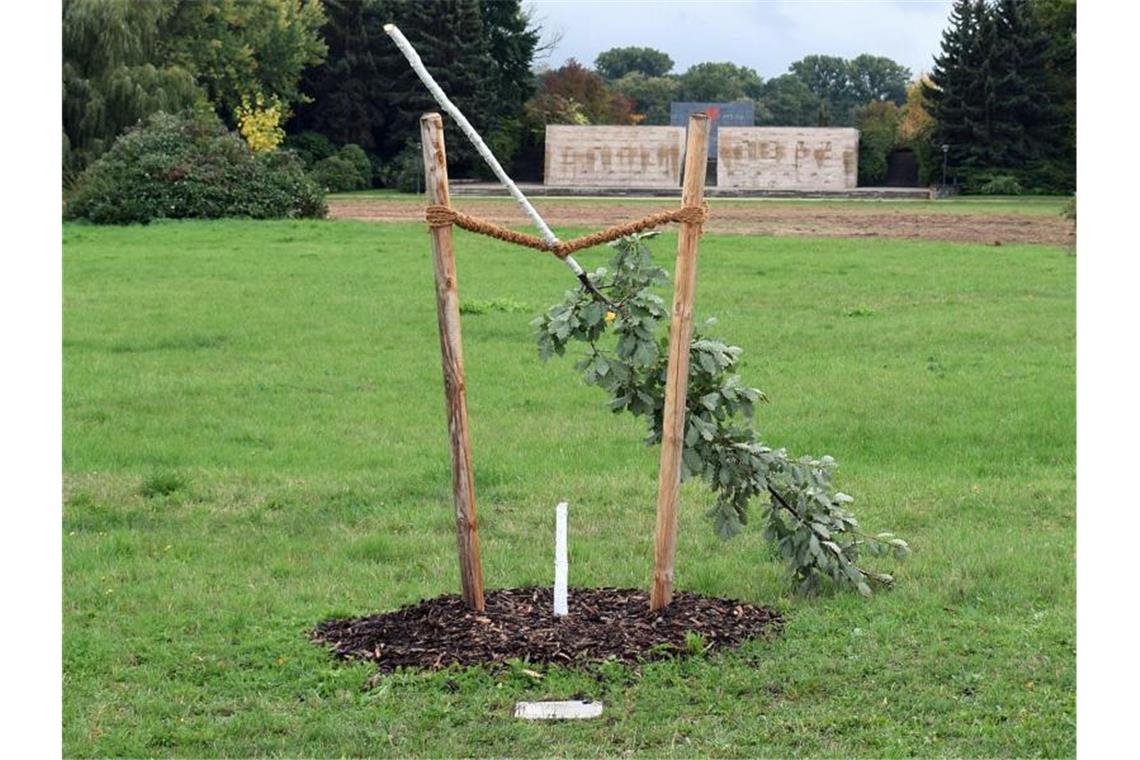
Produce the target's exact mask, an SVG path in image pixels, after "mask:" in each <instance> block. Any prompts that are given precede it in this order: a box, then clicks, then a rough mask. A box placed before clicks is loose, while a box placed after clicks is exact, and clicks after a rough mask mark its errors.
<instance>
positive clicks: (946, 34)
mask: <svg viewBox="0 0 1140 760" xmlns="http://www.w3.org/2000/svg"><path fill="white" fill-rule="evenodd" d="M989 26H990V24H989V18H988V12H987V10H986V7H985V4H984V3H983V2H981V0H955V3H954V6H953V8H952V9H951V11H950V24H949V26H948V27H947V28H946V29H945V30H944V31H943V32H942V45H941V52H940V53H939V54H938V55H937V56H935V58H934V68H933V69H932V70H931V73H930V79H929V83H928V84H924V86H923V95H924V97H925V99H926V100H927V102H929V103H930V114H931V116H933V117H934V120H935V123H936V124H937V127H936V129H935V135H934V137H935V141H936V142H938V143H940V144H944V145H947V146H949V153H948V159H949V164H950V165H951V166H952V167H953V169H954V174H960V173H963V172H967V173H968V172H970V171H971V170H973V169H975V168H976V167H977V166H979V165H980V158H981V156H979V155H978V150H979V148H980V146H981V145H982V144H984V143H985V142H988V141H989V139H990V135H989V113H988V111H989V104H988V103H987V94H986V87H987V85H986V82H985V77H986V76H987V71H986V68H987V64H986V60H985V58H986V56H985V48H984V46H983V39H984V38H986V37H989V36H990V32H989V28H988V27H989Z"/></svg>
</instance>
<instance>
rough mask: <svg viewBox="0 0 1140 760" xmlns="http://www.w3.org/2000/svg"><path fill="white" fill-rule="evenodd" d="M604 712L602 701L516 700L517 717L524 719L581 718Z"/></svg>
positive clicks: (593, 716)
mask: <svg viewBox="0 0 1140 760" xmlns="http://www.w3.org/2000/svg"><path fill="white" fill-rule="evenodd" d="M601 714H602V703H601V702H583V701H581V700H578V699H571V700H567V701H564V702H516V703H515V717H516V718H522V719H523V720H581V719H583V718H597V717H600V716H601Z"/></svg>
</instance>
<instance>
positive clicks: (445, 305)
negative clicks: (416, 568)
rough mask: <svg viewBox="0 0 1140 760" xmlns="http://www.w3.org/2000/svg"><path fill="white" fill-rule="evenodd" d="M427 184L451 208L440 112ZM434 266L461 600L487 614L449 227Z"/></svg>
mask: <svg viewBox="0 0 1140 760" xmlns="http://www.w3.org/2000/svg"><path fill="white" fill-rule="evenodd" d="M420 138H421V139H422V140H423V156H424V184H425V187H426V188H427V195H428V201H429V202H430V203H432V204H433V205H439V206H449V205H451V200H450V196H449V193H448V189H447V154H446V153H445V152H444V148H443V119H442V118H440V115H439V114H437V113H428V114H424V115H423V116H422V117H421V118H420ZM431 253H432V262H433V263H434V265H435V308H436V316H437V317H438V319H439V352H440V356H441V357H442V359H443V392H444V396H445V398H446V399H447V431H448V434H449V436H450V439H451V490H452V495H453V497H454V500H455V527H456V531H457V533H458V538H459V578H460V583H461V584H462V587H463V601H464V602H466V603H467V606H469V607H471V608H473V609H476V610H482V609H483V565H482V562H481V560H480V558H479V531H478V527H477V524H476V521H475V478H474V474H473V472H472V470H471V439H470V436H469V434H468V428H467V386H466V383H465V382H464V376H463V343H462V340H461V338H460V334H459V293H458V290H457V289H456V280H455V248H454V245H453V242H452V238H451V227H450V226H447V227H433V228H432V230H431Z"/></svg>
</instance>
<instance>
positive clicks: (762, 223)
mask: <svg viewBox="0 0 1140 760" xmlns="http://www.w3.org/2000/svg"><path fill="white" fill-rule="evenodd" d="M675 203H676V201H674V200H672V199H668V198H662V199H661V203H660V204H659V205H658V204H652V203H622V202H620V201H618V202H615V201H604V202H591V201H588V200H576V201H565V200H563V201H559V200H557V199H553V200H552V199H546V198H538V199H536V201H535V206H536V207H537V208H538V210H539V211H540V212H541V213H542V215H543V217H544V218H545V219H546V221H547V222H548V223H549V224H550V225H551V226H552V227H556V228H557V227H575V228H587V229H599V228H602V227H608V226H610V225H613V224H617V223H620V222H627V221H630V220H632V219H638V218H640V217H642V216H644V215H645V214H647V213H649V212H651V211H655V210H659V209H665V208H671V207H673V205H674V204H675ZM453 204H454V206H455V207H456V208H457V209H459V210H461V211H463V212H465V213H468V214H472V215H474V216H479V217H482V218H484V219H487V220H488V221H492V222H495V223H497V224H503V225H507V226H517V227H519V228H526V229H528V230H529V227H530V225H529V222H528V220H527V219H526V217H525V216H524V215H523V213H522V211H520V210H519V209H518V208H517V207H516V206H515V205H514V204H512V203H505V202H502V201H495V200H490V201H488V200H482V199H475V198H458V199H455V200H453ZM710 205H711V207H712V216H711V217H710V218H709V221H708V223H707V224H706V225H705V229H707V230H708V231H709V232H716V233H724V234H735V235H779V236H802V237H881V238H907V239H919V240H946V241H953V242H962V243H982V244H986V245H1001V244H1003V243H1040V244H1045V245H1059V246H1064V245H1072V244H1073V243H1074V241H1075V239H1076V237H1075V236H1076V232H1075V225H1074V224H1073V223H1072V222H1071V221H1069V220H1066V219H1063V218H1061V217H1060V216H1058V217H1056V218H1053V217H1049V216H1041V215H1033V216H1030V215H1023V214H955V213H951V212H939V213H930V212H923V211H921V210H915V211H913V212H911V211H907V210H905V209H899V208H898V207H897V206H894V207H890V208H883V209H867V208H863V207H852V208H846V207H836V206H820V207H819V208H813V207H812V206H810V205H784V204H776V203H771V204H769V203H747V204H742V203H731V202H727V203H726V202H718V201H717V200H716V199H713V200H712V201H710ZM423 214H424V207H423V206H422V205H420V204H418V203H409V202H408V201H403V200H397V201H393V200H388V199H384V198H360V199H351V200H344V199H334V200H331V201H329V215H330V216H331V217H333V218H336V219H363V220H368V221H377V222H415V221H422V220H423Z"/></svg>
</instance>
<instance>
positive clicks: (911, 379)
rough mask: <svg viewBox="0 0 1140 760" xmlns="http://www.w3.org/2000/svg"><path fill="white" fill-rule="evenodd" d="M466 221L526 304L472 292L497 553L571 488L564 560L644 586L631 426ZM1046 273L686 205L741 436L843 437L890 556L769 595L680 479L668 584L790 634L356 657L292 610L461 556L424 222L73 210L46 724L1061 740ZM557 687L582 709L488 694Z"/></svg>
mask: <svg viewBox="0 0 1140 760" xmlns="http://www.w3.org/2000/svg"><path fill="white" fill-rule="evenodd" d="M456 238H457V250H458V259H459V290H460V295H461V298H462V299H464V300H482V301H488V300H491V299H506V301H504V302H517V303H521V304H525V305H526V306H527V307H529V308H528V309H527V311H526V312H522V313H520V312H511V311H505V312H498V311H493V310H492V311H487V312H485V313H482V314H469V315H466V316H465V317H464V323H463V330H464V347H465V353H466V364H467V373H468V388H469V391H468V394H469V395H468V402H469V407H470V416H471V427H472V438H473V445H474V466H475V475H476V484H477V498H478V509H479V517H480V521H481V525H480V533H481V536H482V541H483V561H484V572H485V577H486V583H487V586H488V587H489V588H495V587H505V586H518V585H525V584H540V583H548V582H549V581H550V577H551V575H552V573H551V565H552V560H551V552H552V546H551V545H552V537H551V532H552V525H553V513H554V510H553V507H554V504H555V503H556V502H557V501H559V500H562V499H566V500H568V501H569V502H570V504H571V547H570V552H571V570H570V572H571V584H572V585H579V586H598V585H619V586H641V587H647V584H648V581H649V575H650V570H651V564H652V551H653V546H652V544H653V525H654V509H655V495H656V475H657V456H658V452H657V450H656V449H648V448H646V447H644V446H643V445H642V444H641V438H642V427H641V423H640V422H639V421H637V420H634V419H632V418H627V417H616V416H613V415H611V414H610V413H608V412H607V411H606V410H605V408H604V401H605V398H604V395H603V394H602V393H601V392H600V391H598V390H597V389H594V388H588V387H585V386H582V385H581V384H580V382H579V381H578V379H577V376H576V373H575V372H574V371H573V369H572V366H571V365H572V360H570V359H568V358H567V359H562V360H555V361H552V362H551V363H550V364H548V365H543V364H541V363H540V362H539V361H538V359H537V357H536V354H535V350H534V347H533V344H532V340H531V337H530V328H529V326H528V321H529V319H530V313H532V312H533V313H537V312H538V311H540V310H541V309H543V308H545V307H546V306H547V305H548V304H550V303H553V302H554V301H556V300H557V299H558V298H559V297H560V296H561V294H562V292H563V291H564V290H565V289H567V288H568V287H571V286H572V285H573V284H574V282H573V280H572V279H571V277H570V275H569V273H568V272H567V271H566V270H565V269H564V268H563V267H562V266H561V265H560V264H558V263H557V262H556V261H554V260H553V259H551V258H550V257H547V256H544V255H542V254H537V253H534V252H531V251H524V250H520V249H514V248H509V247H507V246H505V245H502V244H499V243H496V242H494V241H489V240H486V239H482V238H477V237H474V236H472V235H469V234H467V233H463V232H458V233H457V234H456ZM674 247H675V235H672V234H670V235H665V236H663V237H662V238H661V239H659V240H658V241H657V242H656V243H655V244H654V249H655V251H657V252H659V256H660V258H661V259H662V261H664V262H666V266H668V267H669V268H670V269H671V268H672V264H671V262H672V257H673V251H674ZM606 258H607V250H606V249H595V250H593V251H589V252H585V253H584V254H582V255H581V259H582V261H583V264H585V265H589V266H596V265H599V264H602V263H604V262H605V260H606ZM1074 279H1075V259H1074V258H1073V257H1072V256H1070V255H1068V254H1067V253H1066V252H1065V251H1064V250H1061V249H1057V248H1049V247H1042V246H1017V245H1006V246H1002V247H1000V248H993V247H985V246H971V245H960V244H950V243H939V242H914V241H902V240H868V239H859V240H834V239H831V240H814V239H793V238H774V237H763V238H746V237H732V236H721V235H706V236H705V237H704V238H702V243H701V259H700V272H699V274H698V293H697V305H698V318H702V317H704V316H708V315H712V314H715V315H717V316H718V317H719V318H720V325H719V334H720V335H722V336H723V337H725V338H726V339H728V340H730V341H732V342H734V343H737V344H739V345H741V346H742V347H743V348H744V349H745V352H746V353H745V356H744V368H743V374H744V376H745V379H746V380H747V381H748V382H750V383H751V384H754V385H758V386H760V387H762V388H763V389H764V390H765V391H766V392H767V393H768V394H769V396H770V397H771V399H772V402H771V403H770V404H768V405H766V406H764V407H762V409H761V410H760V419H759V423H760V428H761V429H762V430H763V433H764V435H765V437H766V440H767V441H768V442H769V443H770V444H774V445H778V446H786V447H788V448H789V449H790V450H792V451H793V452H804V453H813V454H817V455H822V454H825V453H828V454H832V455H834V456H835V457H836V458H837V459H838V460H839V461H840V464H841V470H840V473H839V483H840V486H841V488H842V489H843V490H844V491H847V492H848V493H851V494H852V495H854V496H855V497H856V501H855V503H854V504H853V505H852V506H853V508H854V509H855V511H856V514H857V515H858V516H859V517H860V519H861V521H862V524H863V525H864V526H865V527H866V528H869V529H871V530H893V531H895V532H897V533H898V534H899V535H901V536H902V537H904V538H906V539H907V540H908V541H909V542H910V544H911V546H912V547H913V548H914V555H913V557H912V558H911V559H910V560H909V561H908V562H906V563H904V564H903V565H901V566H899V567H898V568H897V569H896V570H895V575H896V577H897V586H896V588H895V589H894V590H892V591H889V592H886V593H883V594H881V595H879V596H876V597H875V598H873V599H871V600H864V599H861V598H859V597H857V596H856V595H853V594H849V593H837V594H832V595H823V596H819V597H813V598H797V597H795V596H794V595H792V594H791V593H790V592H789V588H790V587H789V584H788V582H787V580H786V578H785V576H784V575H783V569H782V566H781V565H780V564H779V563H778V562H777V561H775V560H774V559H773V557H772V553H771V552H770V551H769V549H768V547H767V546H766V545H765V544H764V542H763V541H762V540H761V539H760V536H759V535H758V533H759V531H758V530H757V529H755V528H749V529H746V531H745V533H744V534H742V535H741V536H738V537H736V538H734V539H731V540H730V541H727V542H721V541H719V540H718V539H716V538H715V537H714V535H713V533H712V530H711V526H710V525H709V524H708V523H707V521H706V520H705V518H704V517H703V516H702V515H703V512H704V511H705V509H706V508H707V506H708V502H709V496H708V494H707V492H706V491H705V490H703V488H702V486H701V484H700V483H697V482H692V483H688V484H686V486H685V487H684V489H683V491H682V514H681V525H680V546H679V549H678V581H677V583H678V587H679V588H681V589H686V590H691V591H697V592H702V593H707V594H715V595H723V596H730V597H737V598H740V599H745V600H748V601H750V602H754V603H758V604H763V605H769V606H774V607H777V608H779V609H780V610H781V611H783V612H784V613H785V615H786V617H787V625H786V629H785V631H784V633H783V635H782V636H781V637H779V638H777V639H774V640H771V641H757V642H753V643H751V644H750V645H748V646H746V647H745V648H744V649H742V650H741V651H739V652H736V653H732V654H727V655H719V656H713V657H709V658H698V659H690V660H684V661H679V662H678V661H669V662H659V663H653V664H646V665H644V666H642V667H639V668H626V667H620V666H616V665H615V666H606V667H603V668H601V669H599V670H597V671H593V672H585V673H579V672H567V671H563V670H559V669H547V670H545V671H544V678H542V679H541V680H535V679H533V678H532V677H530V676H528V675H527V674H525V673H523V672H522V668H521V667H519V668H509V669H507V670H506V671H501V672H489V671H485V670H479V669H476V670H469V671H451V672H445V673H438V674H430V675H424V674H416V673H401V674H397V675H395V676H392V677H389V678H386V679H384V680H383V681H382V682H381V683H380V685H379V686H378V687H377V688H374V689H372V690H364V689H362V685H363V684H364V682H365V680H366V679H367V678H368V677H369V675H370V674H371V673H372V672H373V668H372V667H371V666H369V665H366V664H352V665H350V664H344V663H341V662H336V661H334V660H332V659H331V658H330V656H329V655H328V654H327V653H326V652H324V651H323V650H321V649H319V648H317V647H315V646H313V645H312V644H310V643H309V642H308V641H307V640H306V638H305V635H304V633H305V631H306V630H307V629H309V628H310V627H312V626H313V625H314V624H316V623H317V622H318V621H320V620H322V619H323V618H326V617H329V616H333V615H358V614H367V613H371V612H376V611H383V610H390V609H394V608H396V607H398V606H399V605H402V604H405V603H409V602H414V601H417V600H419V599H421V598H424V597H430V596H434V595H437V594H442V593H449V592H454V591H456V590H457V588H458V571H457V567H456V564H457V563H456V558H455V535H454V529H453V520H452V514H451V509H452V508H451V503H450V482H449V464H448V453H447V433H446V425H445V418H444V408H443V398H442V390H441V388H442V380H441V375H440V368H439V355H438V341H437V337H436V332H435V331H436V326H435V306H434V299H433V295H432V272H431V260H430V254H429V244H428V237H427V235H426V234H425V233H424V229H423V225H420V224H407V225H382V224H368V223H359V222H248V221H232V222H202V223H191V222H188V223H168V224H156V225H152V226H150V227H145V228H138V227H135V228H99V227H91V226H80V225H67V226H65V227H64V307H65V315H64V421H65V422H64V424H65V430H64V466H65V479H64V482H65V494H64V508H63V532H64V536H63V556H64V624H65V629H64V651H63V663H64V685H63V689H64V705H63V710H64V725H63V737H64V754H65V755H66V756H69V757H79V756H109V755H113V756H121V755H133V756H141V755H147V756H186V757H204V756H211V757H212V756H273V755H288V756H344V755H353V756H359V755H401V756H407V755H432V756H447V755H483V756H487V755H499V756H502V755H538V754H542V755H616V754H625V753H634V754H644V755H653V756H658V755H680V756H705V755H771V756H788V755H832V756H841V757H850V756H856V755H857V756H901V755H922V756H929V755H955V756H962V755H969V756H1071V755H1073V754H1074V753H1075V649H1074V647H1075V642H1074V637H1075V578H1074V575H1075V562H1074V549H1075V545H1074V521H1075V483H1074V478H1075V474H1074V467H1075V451H1074V449H1075V402H1074V386H1075V357H1074V343H1075V330H1076V328H1075V307H1074V285H1075V283H1074ZM889 566H890V565H889V563H888V567H889ZM571 604H573V600H572V599H571ZM571 611H573V609H571ZM574 696H584V697H590V698H597V699H602V700H604V701H605V703H606V713H605V717H604V718H603V719H601V720H595V721H583V722H570V723H561V724H552V723H537V724H535V723H524V722H520V721H516V720H514V719H512V718H511V717H510V709H511V707H512V706H513V704H514V702H515V701H516V700H519V699H542V698H570V697H574Z"/></svg>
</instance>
